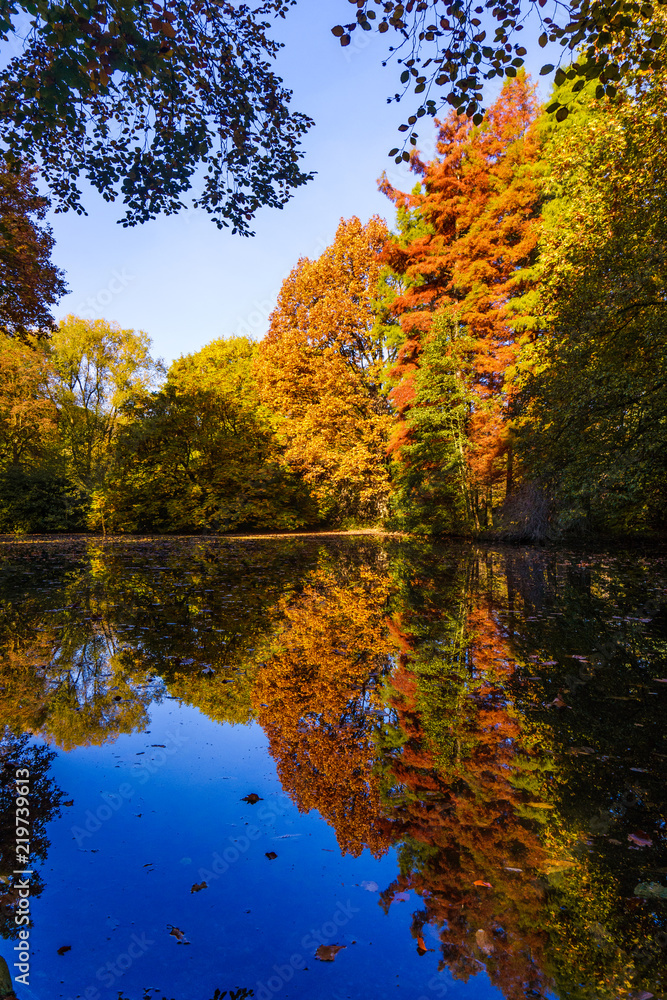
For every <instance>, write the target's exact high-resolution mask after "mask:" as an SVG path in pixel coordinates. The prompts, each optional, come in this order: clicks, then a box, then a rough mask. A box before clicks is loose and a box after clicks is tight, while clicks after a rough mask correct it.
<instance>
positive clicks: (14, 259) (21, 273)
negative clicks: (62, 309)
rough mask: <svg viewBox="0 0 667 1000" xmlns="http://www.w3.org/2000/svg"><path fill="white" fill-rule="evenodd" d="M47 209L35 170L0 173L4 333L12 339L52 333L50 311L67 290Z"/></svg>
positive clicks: (0, 319)
mask: <svg viewBox="0 0 667 1000" xmlns="http://www.w3.org/2000/svg"><path fill="white" fill-rule="evenodd" d="M48 205H49V203H48V201H47V200H46V198H43V197H41V195H40V194H39V193H38V191H37V187H36V185H35V176H34V171H33V170H30V169H28V168H27V167H26V166H21V167H20V168H18V169H16V170H8V169H6V168H5V169H2V170H0V331H1V332H2V333H3V334H5V335H7V336H10V337H18V338H20V339H24V340H25V339H26V338H29V336H30V335H31V334H36V335H41V336H43V335H45V334H48V333H49V332H50V331H52V330H53V328H54V326H55V324H54V320H53V316H52V314H51V309H52V307H53V306H54V305H55V304H56V303H57V302H58V300H59V299H60V297H61V296H62V295H64V294H65V292H66V291H67V286H66V284H65V280H64V273H63V272H62V271H61V270H60V269H59V268H57V267H56V266H55V264H54V263H53V262H52V260H51V252H52V250H53V243H54V240H53V236H52V233H51V229H50V227H49V226H48V225H46V224H45V222H44V218H45V216H46V212H47V209H48Z"/></svg>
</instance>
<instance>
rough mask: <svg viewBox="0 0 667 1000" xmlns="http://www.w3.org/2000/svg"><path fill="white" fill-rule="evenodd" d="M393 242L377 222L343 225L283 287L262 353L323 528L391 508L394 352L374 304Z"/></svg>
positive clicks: (293, 458)
mask: <svg viewBox="0 0 667 1000" xmlns="http://www.w3.org/2000/svg"><path fill="white" fill-rule="evenodd" d="M387 239H388V233H387V228H386V225H385V223H384V222H383V221H382V220H381V219H379V218H378V217H373V218H372V219H370V220H369V222H367V223H366V225H363V224H362V223H361V222H360V221H359V219H357V218H352V219H349V220H347V221H341V223H340V225H339V227H338V230H337V232H336V237H335V239H334V242H333V243H332V245H331V246H330V247H328V249H327V250H325V251H324V253H323V254H322V255H321V256H320V257H319V258H318V259H317V260H314V261H313V260H308V259H307V258H304V259H302V260H300V261H299V263H298V264H297V265H296V267H295V268H294V270H293V271H292V273H291V274H290V275H289V277H288V278H287V279H286V281H285V282H284V284H283V286H282V289H281V292H280V295H279V298H278V306H277V308H276V309H275V311H274V312H273V314H272V316H271V326H270V329H269V332H268V334H267V336H266V338H265V339H264V340H263V341H262V343H261V345H260V351H259V358H258V363H257V373H258V385H259V390H260V395H261V396H262V398H263V400H264V402H265V403H266V404H267V405H268V406H270V407H271V408H272V409H273V410H274V412H275V413H276V414H277V415H278V419H279V433H280V435H281V437H282V439H283V441H284V443H285V446H286V451H285V458H286V460H287V462H288V463H289V465H290V466H291V467H292V469H294V470H295V471H297V472H299V473H300V474H301V475H302V476H303V478H304V479H305V481H306V482H307V483H308V485H309V487H310V490H311V492H312V494H313V496H314V498H315V499H316V501H317V503H318V506H319V510H320V514H321V516H322V517H323V518H334V519H336V518H338V519H340V518H345V517H363V518H369V519H374V518H377V517H378V516H381V515H382V514H383V513H384V510H385V507H386V502H387V497H388V492H389V481H388V474H387V468H386V462H385V454H384V453H385V447H386V442H387V437H388V432H389V424H390V420H391V417H390V413H389V406H388V402H387V397H386V391H385V387H384V384H383V368H384V365H385V363H386V361H387V356H388V348H387V343H386V335H385V328H384V327H383V326H382V324H381V323H380V322H379V321H378V320H377V319H376V315H375V309H374V302H375V296H376V294H377V293H376V289H377V285H378V280H379V278H380V275H381V272H382V267H383V265H382V263H381V261H380V254H381V252H382V250H383V249H384V247H385V245H386V242H387Z"/></svg>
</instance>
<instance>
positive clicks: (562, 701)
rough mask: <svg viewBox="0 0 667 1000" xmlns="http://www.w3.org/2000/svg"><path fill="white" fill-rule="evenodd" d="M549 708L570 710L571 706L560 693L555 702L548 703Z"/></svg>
mask: <svg viewBox="0 0 667 1000" xmlns="http://www.w3.org/2000/svg"><path fill="white" fill-rule="evenodd" d="M547 708H569V705H568V703H567V702H566V701H565V699H564V698H563V696H562V694H561V693H560V691H559V692H558V694H557V695H556V697H555V698H554V700H553V701H549V702H547Z"/></svg>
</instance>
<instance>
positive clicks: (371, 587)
mask: <svg viewBox="0 0 667 1000" xmlns="http://www.w3.org/2000/svg"><path fill="white" fill-rule="evenodd" d="M389 586H390V585H389V582H388V579H387V576H386V574H385V573H384V572H382V571H380V572H375V571H374V570H373V569H372V567H369V566H360V567H356V568H352V570H351V571H345V570H341V567H340V566H335V567H333V566H332V567H329V566H320V567H319V568H318V569H317V570H315V571H314V572H313V573H312V574H311V576H310V577H309V579H308V580H307V582H306V583H305V586H304V589H303V591H302V593H301V594H300V595H299V596H298V597H297V598H296V599H293V600H290V599H286V600H284V602H283V608H282V611H283V616H284V623H283V626H282V629H281V630H280V631H279V633H278V635H277V637H276V639H274V640H273V641H272V644H271V646H270V647H269V650H268V652H265V653H264V655H265V656H266V660H265V662H264V663H263V665H262V666H261V669H260V670H259V672H258V675H257V680H256V683H255V687H254V690H253V694H252V699H253V703H254V706H255V711H256V716H257V719H258V721H259V723H260V724H261V726H262V728H263V729H264V731H265V733H266V734H267V737H268V739H269V745H270V752H271V755H272V757H273V758H274V760H275V761H276V763H277V765H278V774H279V776H280V780H281V782H282V785H283V788H284V789H285V791H286V792H287V793H288V794H289V795H290V796H291V797H292V798H293V800H294V801H295V803H296V804H297V806H298V807H299V809H300V810H301V811H303V812H307V811H309V810H310V809H317V810H318V811H319V812H320V813H321V814H322V816H323V817H324V819H325V820H326V821H327V822H328V823H330V824H331V825H332V826H333V828H334V829H335V831H336V836H337V838H338V843H339V845H340V848H341V850H342V851H344V852H349V853H351V854H352V855H354V856H355V857H356V856H358V855H359V854H361V852H362V850H363V849H364V848H365V847H368V848H370V850H371V851H372V852H373V853H374V854H375V855H376V856H379V855H380V854H382V853H384V851H385V850H386V849H387V847H388V846H389V844H390V842H391V837H390V824H389V823H388V822H387V821H386V820H385V818H384V810H383V807H382V804H381V801H380V791H379V778H378V775H377V774H376V773H375V771H374V769H373V763H374V760H375V756H376V754H375V744H374V734H375V724H376V718H375V716H374V714H373V711H374V710H375V711H377V710H378V709H379V702H378V700H377V696H376V690H377V684H378V680H379V679H380V677H381V676H382V675H383V673H384V672H386V670H387V669H388V666H389V663H388V652H389V648H390V646H389V644H388V640H387V636H386V627H385V604H386V601H387V598H388V594H389Z"/></svg>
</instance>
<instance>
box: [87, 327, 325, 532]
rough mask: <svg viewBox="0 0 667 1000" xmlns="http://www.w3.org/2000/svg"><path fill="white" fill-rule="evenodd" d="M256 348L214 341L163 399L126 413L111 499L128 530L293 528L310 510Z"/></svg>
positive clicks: (180, 372) (113, 514)
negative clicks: (285, 451)
mask: <svg viewBox="0 0 667 1000" xmlns="http://www.w3.org/2000/svg"><path fill="white" fill-rule="evenodd" d="M256 353H257V345H256V344H254V343H253V342H252V341H250V340H248V339H247V338H243V337H233V338H230V339H228V340H224V339H220V340H215V341H213V342H212V343H210V344H208V345H207V346H206V347H204V348H202V350H201V351H198V352H196V353H195V354H190V355H186V356H184V357H181V358H179V359H178V360H177V361H175V362H174V363H173V364H172V365H171V367H170V369H169V372H168V374H167V379H166V382H165V384H164V386H163V387H162V388H161V389H160V391H159V392H158V393H155V394H153V395H145V396H144V397H142V398H141V400H139V401H138V402H137V405H136V406H134V407H133V408H132V410H131V411H128V410H127V408H126V413H127V418H128V419H127V423H126V425H125V429H124V433H123V434H122V436H121V438H120V440H119V442H118V448H117V451H116V457H115V467H114V470H113V474H112V477H111V481H110V484H109V487H108V489H107V491H106V493H105V497H104V501H103V503H104V506H103V508H101V509H100V517H101V516H102V515H103V514H104V513H105V512H106V513H105V516H106V517H107V519H108V520H109V523H111V524H113V525H115V527H116V528H121V529H122V530H158V531H223V532H224V531H230V530H233V529H235V528H237V527H240V526H244V527H246V528H280V529H285V528H295V527H298V526H299V525H302V524H304V523H308V521H309V520H310V519H311V517H312V516H313V515H312V512H311V508H312V504H311V503H310V500H309V496H308V492H307V490H306V489H305V488H304V487H303V484H302V483H301V481H300V479H299V477H298V476H296V475H294V474H293V473H292V472H291V471H290V469H289V468H287V467H286V465H285V463H284V462H283V459H282V452H281V448H280V446H279V444H278V442H277V441H276V438H275V435H274V430H273V420H272V416H271V413H270V411H269V410H268V409H267V408H266V406H264V405H263V404H262V402H261V401H260V398H259V394H258V391H257V388H256V385H255V379H254V369H253V359H254V358H255V355H256Z"/></svg>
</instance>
